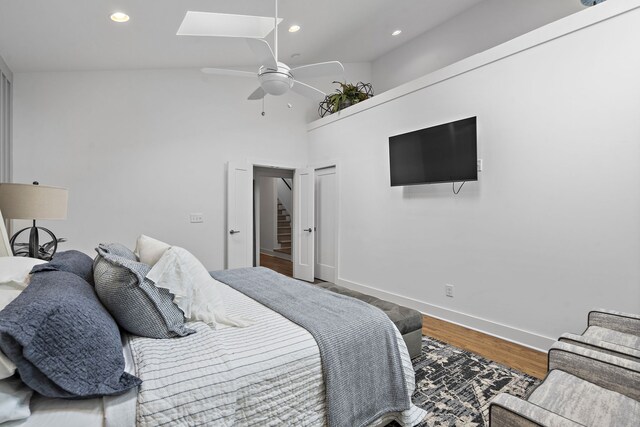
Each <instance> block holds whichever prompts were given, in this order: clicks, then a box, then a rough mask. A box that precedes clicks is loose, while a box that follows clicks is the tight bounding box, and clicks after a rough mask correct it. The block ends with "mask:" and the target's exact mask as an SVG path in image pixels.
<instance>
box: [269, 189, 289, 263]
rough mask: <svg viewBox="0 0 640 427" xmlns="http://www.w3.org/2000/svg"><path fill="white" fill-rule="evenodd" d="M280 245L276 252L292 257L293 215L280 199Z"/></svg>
mask: <svg viewBox="0 0 640 427" xmlns="http://www.w3.org/2000/svg"><path fill="white" fill-rule="evenodd" d="M278 244H279V245H280V248H279V249H274V250H273V251H274V252H278V253H281V254H287V255H291V215H289V212H287V210H286V209H285V207H284V205H283V204H282V203H280V199H278Z"/></svg>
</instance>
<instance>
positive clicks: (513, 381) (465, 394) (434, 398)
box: [389, 337, 539, 427]
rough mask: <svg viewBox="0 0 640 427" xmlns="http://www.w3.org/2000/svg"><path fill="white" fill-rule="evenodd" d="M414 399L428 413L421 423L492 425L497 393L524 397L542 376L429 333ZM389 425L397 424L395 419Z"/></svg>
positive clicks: (416, 366) (418, 365) (418, 361)
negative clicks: (474, 352) (486, 357)
mask: <svg viewBox="0 0 640 427" xmlns="http://www.w3.org/2000/svg"><path fill="white" fill-rule="evenodd" d="M413 367H414V369H415V371H416V390H415V392H414V394H413V403H415V404H416V405H417V406H419V407H421V408H423V409H425V410H426V411H427V412H428V413H429V415H428V416H427V418H426V420H425V421H424V422H423V423H421V424H420V427H427V426H429V427H432V426H434V427H435V426H438V427H444V426H455V427H460V426H469V427H472V426H473V427H475V426H489V402H490V401H491V399H492V398H493V397H494V396H496V395H497V394H498V393H509V394H511V395H514V396H518V397H523V396H525V395H526V394H527V391H529V390H530V389H531V388H532V387H534V386H536V385H537V384H538V383H539V380H537V379H536V378H533V377H531V376H529V375H526V374H524V373H522V372H519V371H515V370H513V369H510V368H507V367H506V366H503V365H499V364H497V363H495V362H492V361H490V360H487V359H485V358H482V357H480V356H478V355H476V354H473V353H471V352H468V351H465V350H462V349H459V348H457V347H453V346H451V345H448V344H445V343H443V342H441V341H438V340H435V339H433V338H429V337H423V338H422V354H421V355H420V356H419V357H417V358H415V359H413ZM389 426H398V424H395V423H392V424H390V425H389Z"/></svg>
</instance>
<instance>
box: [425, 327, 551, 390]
mask: <svg viewBox="0 0 640 427" xmlns="http://www.w3.org/2000/svg"><path fill="white" fill-rule="evenodd" d="M422 335H427V336H430V337H433V338H435V339H438V340H440V341H444V342H446V343H448V344H451V345H453V346H456V347H459V348H462V349H464V350H467V351H471V352H473V353H476V354H479V355H480V356H483V357H485V358H487V359H490V360H493V361H495V362H498V363H500V364H502V365H506V366H509V367H511V368H513V369H517V370H519V371H522V372H524V373H527V374H529V375H531V376H533V377H536V378H540V379H542V378H544V376H545V375H546V373H547V354H546V353H543V352H540V351H536V350H532V349H530V348H528V347H524V346H521V345H519V344H514V343H512V342H509V341H505V340H502V339H500V338H496V337H492V336H491V335H486V334H483V333H481V332H477V331H474V330H472V329H468V328H465V327H463V326H458V325H455V324H453V323H449V322H445V321H444V320H440V319H436V318H434V317H430V316H423V317H422Z"/></svg>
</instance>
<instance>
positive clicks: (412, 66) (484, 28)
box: [372, 0, 584, 93]
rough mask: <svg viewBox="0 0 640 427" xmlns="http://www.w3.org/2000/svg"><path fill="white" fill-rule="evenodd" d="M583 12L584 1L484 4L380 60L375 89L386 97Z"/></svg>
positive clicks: (376, 64) (375, 70)
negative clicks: (392, 91)
mask: <svg viewBox="0 0 640 427" xmlns="http://www.w3.org/2000/svg"><path fill="white" fill-rule="evenodd" d="M582 9H584V7H583V6H582V5H581V3H580V1H579V0H535V1H524V0H518V1H514V0H484V1H481V2H480V3H478V4H477V5H476V6H474V7H471V8H469V9H468V10H466V11H464V12H463V13H461V14H459V15H457V16H455V17H454V18H452V19H450V20H449V21H447V22H444V23H443V24H441V25H439V26H438V27H436V28H434V29H433V30H430V31H427V32H425V33H423V34H421V35H420V36H418V37H416V38H414V39H413V40H410V41H408V42H407V43H405V44H403V45H401V46H400V47H398V48H396V49H394V50H392V51H391V52H389V53H387V54H385V55H383V56H381V57H380V58H378V59H376V60H375V61H374V62H373V69H372V73H373V84H374V88H375V90H376V92H377V93H382V92H384V91H386V90H389V89H391V88H394V87H396V86H399V85H401V84H403V83H406V82H408V81H411V80H413V79H416V78H418V77H420V76H423V75H425V74H428V73H430V72H432V71H435V70H437V69H439V68H442V67H445V66H447V65H450V64H453V63H454V62H456V61H459V60H461V59H463V58H466V57H468V56H471V55H474V54H476V53H478V52H482V51H484V50H486V49H489V48H491V47H493V46H497V45H499V44H500V43H503V42H506V41H507V40H511V39H513V38H515V37H517V36H519V35H521V34H524V33H526V32H528V31H531V30H533V29H535V28H538V27H540V26H542V25H545V24H547V23H549V22H553V21H555V20H557V19H560V18H562V17H565V16H567V15H569V14H572V13H575V12H577V11H579V10H582ZM399 37H402V36H399Z"/></svg>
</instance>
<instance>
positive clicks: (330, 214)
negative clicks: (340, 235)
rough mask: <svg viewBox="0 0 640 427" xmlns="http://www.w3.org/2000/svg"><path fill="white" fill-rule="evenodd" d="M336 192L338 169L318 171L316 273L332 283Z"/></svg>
mask: <svg viewBox="0 0 640 427" xmlns="http://www.w3.org/2000/svg"><path fill="white" fill-rule="evenodd" d="M336 190H337V182H336V168H335V167H331V168H326V169H319V170H316V200H315V202H316V203H315V204H316V207H315V210H316V228H315V240H316V265H315V273H316V277H317V278H318V279H321V280H324V281H327V282H332V283H336V282H335V279H336V277H335V274H336V212H337V209H336V208H337V205H336V203H337V191H336Z"/></svg>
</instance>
